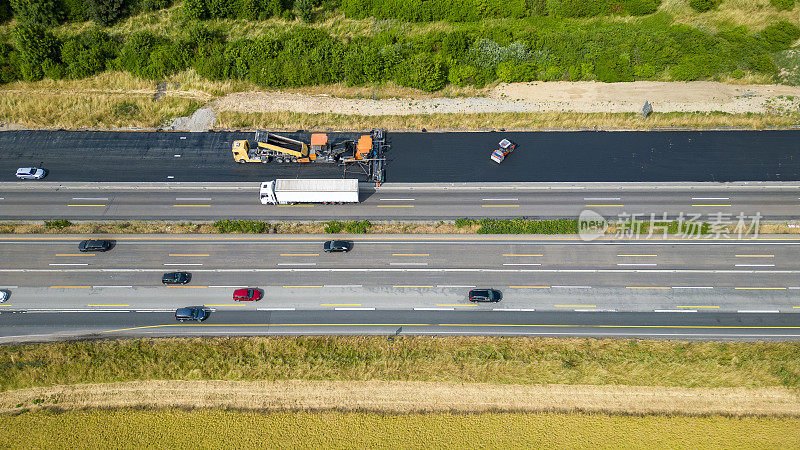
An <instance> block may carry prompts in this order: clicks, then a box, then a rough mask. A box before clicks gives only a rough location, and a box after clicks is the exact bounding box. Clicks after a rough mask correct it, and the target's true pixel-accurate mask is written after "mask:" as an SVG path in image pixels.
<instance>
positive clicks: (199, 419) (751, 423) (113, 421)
mask: <svg viewBox="0 0 800 450" xmlns="http://www.w3.org/2000/svg"><path fill="white" fill-rule="evenodd" d="M799 425H800V419H797V418H753V417H744V418H731V417H719V416H716V417H682V416H672V417H664V416H643V417H635V416H611V415H604V414H570V415H565V414H555V413H527V414H523V413H517V414H514V413H486V414H480V415H477V414H476V415H472V414H470V415H460V414H426V415H417V414H412V415H384V414H376V413H343V412H333V411H331V412H322V413H288V412H274V413H266V414H264V413H254V412H245V411H176V410H166V411H137V410H120V411H77V412H73V413H69V414H54V413H37V414H30V413H29V414H22V415H19V416H0V440H2V442H4V445H6V446H9V447H10V448H97V447H98V446H102V447H106V448H108V447H113V448H190V447H195V446H202V447H207V448H230V447H231V446H235V447H238V448H257V447H263V446H264V445H265V444H266V445H267V446H269V447H271V448H326V449H327V448H459V449H462V448H532V447H534V448H592V449H596V448H736V449H745V448H758V449H764V448H796V447H798V446H800V434H798V433H797V428H798V426H799ZM123 437H124V439H123Z"/></svg>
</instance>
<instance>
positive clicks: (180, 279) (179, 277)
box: [161, 272, 192, 284]
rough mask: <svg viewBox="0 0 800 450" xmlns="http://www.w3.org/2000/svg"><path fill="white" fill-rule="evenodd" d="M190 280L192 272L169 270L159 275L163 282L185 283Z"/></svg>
mask: <svg viewBox="0 0 800 450" xmlns="http://www.w3.org/2000/svg"><path fill="white" fill-rule="evenodd" d="M190 281H192V274H190V273H189V272H169V273H165V274H164V275H162V276H161V282H162V283H164V284H186V283H188V282H190Z"/></svg>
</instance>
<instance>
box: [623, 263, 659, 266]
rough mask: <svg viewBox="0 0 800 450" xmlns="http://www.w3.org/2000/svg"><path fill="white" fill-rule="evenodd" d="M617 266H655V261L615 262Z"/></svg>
mask: <svg viewBox="0 0 800 450" xmlns="http://www.w3.org/2000/svg"><path fill="white" fill-rule="evenodd" d="M617 265H618V266H657V265H658V264H656V263H617Z"/></svg>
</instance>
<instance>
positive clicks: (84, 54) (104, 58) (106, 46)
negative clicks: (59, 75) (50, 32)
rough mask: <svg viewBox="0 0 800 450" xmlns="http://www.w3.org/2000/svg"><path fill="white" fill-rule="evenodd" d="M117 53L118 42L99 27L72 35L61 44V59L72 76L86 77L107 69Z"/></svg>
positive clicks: (68, 74)
mask: <svg viewBox="0 0 800 450" xmlns="http://www.w3.org/2000/svg"><path fill="white" fill-rule="evenodd" d="M117 53H118V48H117V44H116V43H115V42H114V41H113V40H112V39H111V38H110V37H109V35H108V34H107V33H106V32H105V31H103V30H102V29H99V28H95V29H91V30H89V31H86V32H83V33H81V34H79V35H77V36H72V37H70V38H69V39H67V40H66V41H64V43H63V44H61V61H62V62H63V63H64V65H65V66H66V75H67V76H69V77H70V78H84V77H88V76H90V75H94V74H96V73H100V72H102V71H104V70H106V67H107V64H108V62H109V61H110V60H112V59H113V58H115V57H116V56H117Z"/></svg>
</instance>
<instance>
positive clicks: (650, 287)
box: [625, 286, 670, 289]
mask: <svg viewBox="0 0 800 450" xmlns="http://www.w3.org/2000/svg"><path fill="white" fill-rule="evenodd" d="M625 289H670V287H668V286H625Z"/></svg>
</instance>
